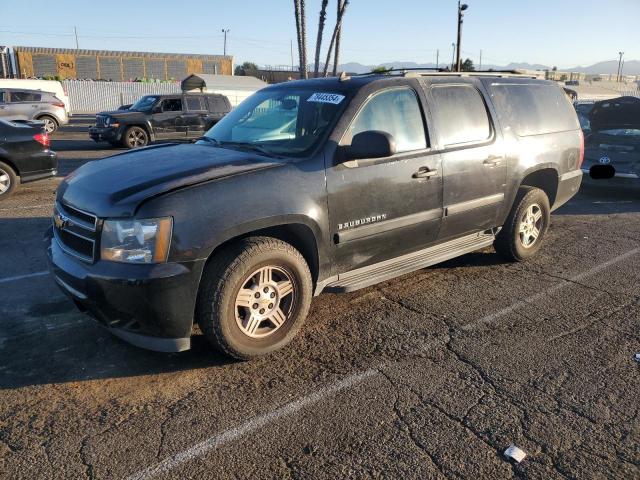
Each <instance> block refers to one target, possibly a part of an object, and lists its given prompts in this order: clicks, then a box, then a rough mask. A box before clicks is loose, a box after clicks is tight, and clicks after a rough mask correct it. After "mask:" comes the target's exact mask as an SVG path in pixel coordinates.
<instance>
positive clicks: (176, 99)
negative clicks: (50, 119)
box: [89, 93, 231, 148]
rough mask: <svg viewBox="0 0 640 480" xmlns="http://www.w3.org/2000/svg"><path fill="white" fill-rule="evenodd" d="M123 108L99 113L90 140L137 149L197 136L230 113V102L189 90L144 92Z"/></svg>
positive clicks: (216, 96)
mask: <svg viewBox="0 0 640 480" xmlns="http://www.w3.org/2000/svg"><path fill="white" fill-rule="evenodd" d="M126 107H127V108H122V107H120V109H118V110H114V111H113V112H100V113H98V114H97V115H96V124H95V125H94V126H92V127H90V128H89V136H90V137H91V139H93V140H94V141H96V142H109V143H110V144H111V145H113V146H117V145H122V146H124V147H127V148H137V147H144V146H146V145H147V144H148V143H149V142H153V141H155V140H167V139H169V140H171V139H176V140H178V139H188V138H197V137H200V136H202V134H203V133H204V132H206V131H207V130H209V129H210V128H211V127H212V126H213V125H215V124H216V123H217V122H219V121H220V119H221V118H222V117H224V116H225V115H226V114H227V113H229V111H230V110H231V103H230V102H229V99H228V98H227V97H225V96H224V95H220V94H216V93H188V94H184V95H180V94H178V95H145V96H144V97H142V98H141V99H140V100H138V101H137V102H136V103H134V104H133V105H127V106H126Z"/></svg>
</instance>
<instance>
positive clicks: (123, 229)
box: [100, 217, 173, 263]
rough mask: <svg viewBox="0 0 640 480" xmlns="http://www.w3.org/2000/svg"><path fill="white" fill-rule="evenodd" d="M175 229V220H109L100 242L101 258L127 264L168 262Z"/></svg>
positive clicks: (103, 227)
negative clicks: (172, 234) (172, 233)
mask: <svg viewBox="0 0 640 480" xmlns="http://www.w3.org/2000/svg"><path fill="white" fill-rule="evenodd" d="M172 227H173V220H172V218H171V217H164V218H150V219H147V220H105V221H104V223H103V225H102V238H101V240H100V258H102V260H110V261H112V262H126V263H163V262H166V261H167V255H168V254H169V245H170V244H171V230H172Z"/></svg>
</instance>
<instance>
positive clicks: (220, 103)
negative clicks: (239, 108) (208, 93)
mask: <svg viewBox="0 0 640 480" xmlns="http://www.w3.org/2000/svg"><path fill="white" fill-rule="evenodd" d="M207 100H208V101H209V111H210V112H212V113H224V112H226V111H227V110H228V108H227V102H225V101H224V98H222V97H217V96H216V97H207Z"/></svg>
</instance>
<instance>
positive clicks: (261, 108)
mask: <svg viewBox="0 0 640 480" xmlns="http://www.w3.org/2000/svg"><path fill="white" fill-rule="evenodd" d="M346 103H347V100H346V99H345V96H344V95H341V94H337V93H330V92H316V91H314V90H309V89H304V90H302V89H300V90H296V89H291V90H286V91H283V90H272V91H262V92H258V93H256V94H254V95H252V96H251V97H249V98H248V99H246V100H245V101H244V102H242V103H241V104H240V105H238V106H237V107H236V108H235V109H234V110H232V111H231V113H229V114H228V115H226V116H225V117H224V118H223V119H222V120H221V121H220V122H218V123H217V124H216V125H215V126H214V127H213V128H212V129H211V130H209V131H208V132H207V134H206V135H205V136H206V137H207V139H209V140H211V141H214V142H215V143H217V144H218V145H219V146H222V147H231V148H240V149H242V148H246V149H249V150H259V151H260V152H262V153H265V154H268V155H276V156H279V155H281V156H292V157H302V156H306V155H309V154H310V153H311V152H312V151H313V150H314V149H315V148H316V146H317V145H318V144H319V143H320V141H321V140H322V138H323V137H324V136H325V134H326V133H327V132H328V130H329V129H330V128H332V126H333V125H334V123H335V121H336V120H337V118H338V116H339V114H340V113H341V112H342V111H343V109H344V107H345V105H346Z"/></svg>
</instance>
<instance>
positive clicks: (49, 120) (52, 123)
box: [38, 115, 58, 134]
mask: <svg viewBox="0 0 640 480" xmlns="http://www.w3.org/2000/svg"><path fill="white" fill-rule="evenodd" d="M38 120H40V121H41V122H44V131H45V132H46V133H48V134H52V133H53V132H55V131H56V130H57V129H58V122H57V121H56V119H55V118H53V117H50V116H49V115H43V116H41V117H38Z"/></svg>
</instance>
